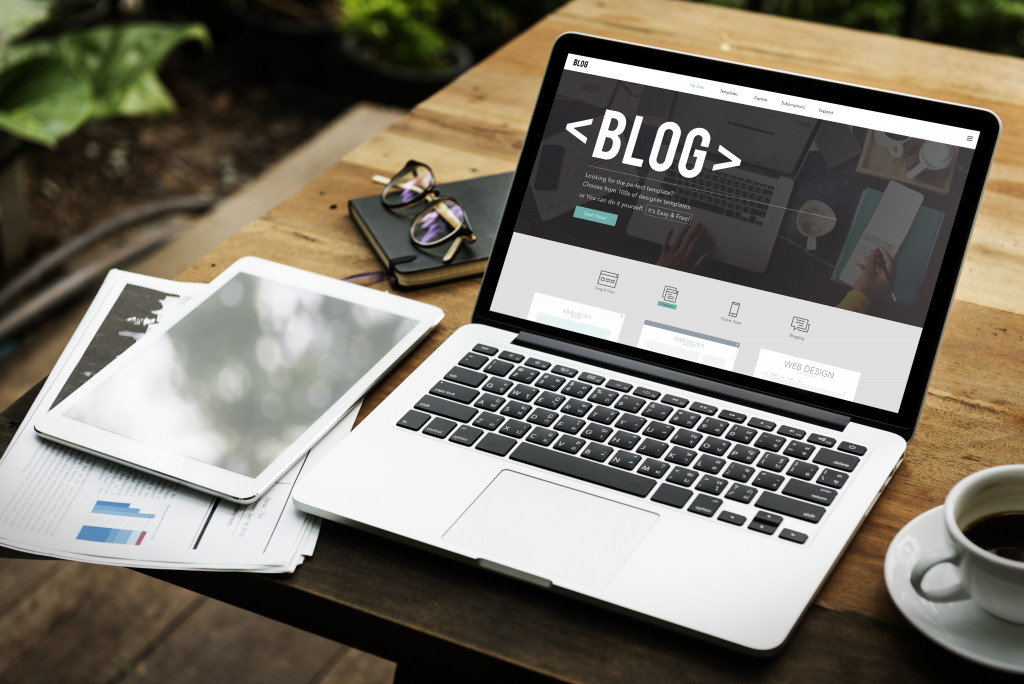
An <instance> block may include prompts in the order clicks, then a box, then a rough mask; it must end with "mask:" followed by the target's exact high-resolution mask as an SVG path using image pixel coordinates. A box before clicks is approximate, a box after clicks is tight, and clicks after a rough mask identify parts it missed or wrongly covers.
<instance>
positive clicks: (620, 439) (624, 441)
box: [608, 430, 640, 449]
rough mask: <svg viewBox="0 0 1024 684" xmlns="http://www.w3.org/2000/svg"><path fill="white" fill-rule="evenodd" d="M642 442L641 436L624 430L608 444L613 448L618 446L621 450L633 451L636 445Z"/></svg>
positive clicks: (616, 434)
mask: <svg viewBox="0 0 1024 684" xmlns="http://www.w3.org/2000/svg"><path fill="white" fill-rule="evenodd" d="M639 441H640V435H635V434H633V433H630V432H626V431H624V430H619V431H618V432H616V433H615V434H614V435H613V436H612V438H611V439H610V440H608V443H609V444H611V445H612V446H617V447H619V448H620V449H632V448H633V447H635V446H636V443H637V442H639Z"/></svg>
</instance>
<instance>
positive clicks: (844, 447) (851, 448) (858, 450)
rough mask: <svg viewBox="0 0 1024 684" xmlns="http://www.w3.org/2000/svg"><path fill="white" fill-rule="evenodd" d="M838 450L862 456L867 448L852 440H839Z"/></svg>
mask: <svg viewBox="0 0 1024 684" xmlns="http://www.w3.org/2000/svg"><path fill="white" fill-rule="evenodd" d="M839 450H840V451H845V452H847V453H850V454H853V455H854V456H863V455H864V454H866V453H867V451H868V448H867V447H863V446H861V445H859V444H854V443H852V442H840V443H839Z"/></svg>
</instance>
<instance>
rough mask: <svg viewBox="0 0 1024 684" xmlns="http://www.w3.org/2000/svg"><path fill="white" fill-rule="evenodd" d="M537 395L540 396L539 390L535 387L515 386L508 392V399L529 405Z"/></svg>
mask: <svg viewBox="0 0 1024 684" xmlns="http://www.w3.org/2000/svg"><path fill="white" fill-rule="evenodd" d="M538 394H540V390H539V389H537V388H536V387H530V386H529V385H516V386H515V387H513V388H512V389H511V390H510V391H509V393H508V398H509V399H515V400H516V401H525V402H526V403H530V402H531V401H533V398H534V397H535V396H537V395H538Z"/></svg>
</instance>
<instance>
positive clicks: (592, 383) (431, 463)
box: [296, 34, 999, 653]
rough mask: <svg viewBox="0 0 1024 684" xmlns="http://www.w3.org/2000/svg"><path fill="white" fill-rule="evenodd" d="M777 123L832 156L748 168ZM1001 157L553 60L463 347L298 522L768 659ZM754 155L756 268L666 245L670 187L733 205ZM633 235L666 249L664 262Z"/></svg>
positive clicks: (582, 39) (875, 447)
mask: <svg viewBox="0 0 1024 684" xmlns="http://www.w3.org/2000/svg"><path fill="white" fill-rule="evenodd" d="M709 101H713V102H709ZM702 112H703V113H704V114H702ZM712 113H713V114H712ZM705 116H706V117H708V118H707V119H705V118H704V117H705ZM786 117H791V121H790V123H791V124H792V125H793V127H794V128H795V127H797V126H800V123H799V122H806V121H807V120H808V119H811V120H814V121H815V122H828V123H829V124H830V129H829V131H830V133H829V137H828V140H827V141H826V140H816V139H815V140H811V139H808V138H805V137H802V136H800V135H791V136H789V137H788V138H786V137H785V136H782V137H777V138H774V139H775V140H777V141H778V142H776V143H770V142H763V143H762V144H764V145H766V146H767V147H766V148H765V149H762V150H760V151H759V150H758V149H757V147H756V146H753V147H752V146H750V145H747V144H746V143H745V142H744V143H741V138H744V136H746V137H747V138H749V137H750V136H749V134H750V132H751V130H754V131H759V133H758V135H761V136H762V139H772V136H769V135H767V134H764V133H760V131H770V130H783V129H785V125H786V121H787V120H786ZM762 118H763V121H764V122H765V123H764V125H763V126H761V125H759V123H758V122H759V121H760V120H762ZM724 120H729V121H741V122H743V126H744V127H745V128H739V129H737V128H736V127H732V128H733V129H734V130H732V132H730V126H722V125H720V124H721V123H722V121H724ZM780 126H781V127H782V128H781V129H780ZM819 128H820V127H818V126H817V125H816V124H815V123H812V125H811V126H810V127H802V128H801V130H810V131H814V130H818V129H819ZM837 130H838V132H839V135H838V136H837V134H836V133H837ZM737 131H739V132H737ZM878 132H881V133H883V135H876V133H878ZM998 134H999V122H998V119H997V118H996V117H995V116H994V115H993V114H991V113H990V112H986V111H981V110H977V109H972V108H968V107H963V106H959V105H954V104H948V103H941V102H935V101H929V100H923V99H918V98H912V97H909V96H905V95H900V94H895V93H888V92H880V91H876V90H871V89H867V88H861V87H857V86H852V85H846V84H840V83H833V82H825V81H821V80H815V79H811V78H808V77H804V76H799V75H795V74H788V73H780V72H775V71H769V70H764V69H758V68H754V67H750V66H743V65H738V64H733V63H728V62H723V61H718V60H712V59H708V58H703V57H697V56H692V55H685V54H679V53H673V52H666V51H662V50H658V49H654V48H649V47H643V46H638V45H632V44H625V43H619V42H614V41H609V40H605V39H601V38H595V37H591V36H584V35H577V34H568V35H564V36H562V37H560V38H559V39H558V41H557V42H556V43H555V45H554V48H553V52H552V56H551V60H550V62H549V65H548V68H547V71H546V73H545V76H544V80H543V83H542V85H541V90H540V95H539V98H538V102H537V106H536V110H535V113H534V116H533V120H532V123H531V125H530V128H529V131H528V134H527V137H526V140H525V142H524V147H523V152H522V157H521V159H520V162H519V166H518V170H517V172H516V174H515V176H514V179H513V182H512V187H511V191H510V195H509V199H508V203H507V206H506V208H505V212H504V215H503V218H502V223H501V226H500V228H499V232H498V236H497V239H496V243H495V247H494V251H493V253H492V256H491V259H490V263H489V266H488V270H487V272H486V274H485V276H484V279H483V282H482V284H481V290H480V295H479V298H478V301H477V304H476V309H475V311H474V315H473V322H472V323H471V324H470V325H467V326H465V327H463V328H460V329H459V330H457V331H456V332H455V333H454V334H453V335H452V336H451V337H450V338H449V339H447V340H446V341H445V342H444V343H443V344H442V345H441V346H440V347H439V348H438V349H437V350H436V351H435V352H434V353H433V354H432V355H431V356H430V357H429V358H428V359H427V360H426V361H425V362H424V363H423V364H422V365H421V366H420V367H419V368H417V369H416V370H415V371H414V372H413V373H412V374H411V375H410V376H409V377H408V378H407V379H406V380H405V381H404V382H403V383H402V384H401V385H400V386H399V387H398V388H397V389H396V390H395V391H394V392H393V393H391V394H390V395H389V396H388V397H387V398H386V399H385V400H384V401H383V402H382V403H381V404H380V405H379V407H378V408H377V409H375V410H374V411H373V412H372V414H371V415H369V416H368V417H367V418H366V419H365V420H364V421H363V422H362V423H361V424H360V425H359V426H358V427H357V428H356V429H355V430H354V431H353V432H352V433H351V435H349V436H348V437H347V438H346V439H345V441H344V442H343V443H342V444H341V445H340V446H339V447H338V448H337V449H336V450H335V451H334V452H332V453H331V454H330V455H329V456H328V457H327V458H326V459H325V461H324V462H323V463H322V464H321V465H320V466H319V470H318V471H317V472H316V473H315V474H314V477H311V478H308V479H306V480H305V481H304V482H303V484H302V485H300V487H299V489H298V491H297V493H296V498H297V500H298V502H299V505H300V506H301V507H302V508H303V509H305V510H307V511H310V512H312V513H315V514H317V515H321V516H323V517H325V518H329V519H331V520H336V521H340V522H342V523H346V524H349V525H354V526H357V527H360V528H364V529H368V530H371V531H374V532H377V533H379V534H384V535H387V536H389V537H393V538H396V539H399V540H402V541H404V542H407V543H410V544H412V545H415V546H418V547H421V548H426V549H431V550H434V551H436V552H439V553H442V554H444V555H447V556H451V557H455V558H459V559H462V560H465V561H467V562H470V563H474V564H476V565H478V566H480V567H481V568H483V569H484V570H487V571H491V572H497V573H500V574H504V575H508V576H511V577H515V578H518V579H521V580H523V581H526V582H529V583H531V584H534V585H538V586H541V587H545V588H548V589H551V590H553V591H557V592H560V593H565V594H569V595H572V596H576V597H580V598H583V599H586V600H588V601H591V602H598V603H600V604H603V605H605V606H607V607H609V608H612V609H615V610H618V611H622V612H624V613H626V614H629V615H631V616H634V617H637V618H641V619H644V620H650V621H653V622H656V623H659V624H662V625H665V626H667V627H670V628H673V629H677V630H680V631H683V632H686V633H690V634H693V635H698V636H701V637H703V638H706V639H710V640H713V641H716V642H721V643H724V644H728V645H731V646H733V647H736V648H739V649H742V650H745V651H751V652H757V653H771V652H774V651H776V650H777V649H779V648H781V647H782V645H783V644H784V643H785V642H786V640H787V638H788V637H789V635H790V634H791V632H792V631H793V629H794V628H795V626H796V624H797V622H798V621H799V619H800V617H801V615H802V614H803V613H804V611H805V610H806V609H807V607H808V606H809V605H810V603H811V602H812V600H813V599H814V597H815V595H816V594H817V592H818V591H819V590H820V588H821V587H822V585H823V583H824V582H825V579H826V578H827V576H828V574H829V572H830V571H831V570H832V568H833V567H834V566H835V564H836V562H837V560H838V558H839V557H840V555H841V554H842V552H843V550H844V549H845V548H846V545H847V544H848V543H849V541H850V539H851V538H852V536H853V535H854V534H855V533H856V531H857V529H858V527H859V526H860V524H861V523H862V522H863V520H864V519H865V517H866V516H867V514H868V512H869V511H870V510H871V507H872V505H873V504H874V502H875V500H876V499H877V498H878V496H879V494H880V493H881V491H882V490H883V488H884V487H885V485H886V483H888V481H889V479H890V478H891V477H892V476H893V473H894V472H895V470H896V468H897V467H898V466H899V464H900V462H901V459H902V456H903V452H904V448H905V446H906V440H908V439H910V438H911V436H912V434H913V432H914V430H915V427H916V425H917V421H918V416H919V413H920V410H921V405H922V402H923V400H924V396H925V390H926V387H927V383H928V378H929V374H930V371H931V368H932V364H933V361H934V358H935V354H936V350H937V348H938V345H939V339H940V336H941V333H942V328H943V325H944V322H945V318H946V315H947V313H948V310H949V306H950V302H951V299H952V294H953V290H954V287H955V283H956V278H957V274H958V272H959V269H960V266H961V263H962V261H963V257H964V251H965V249H966V245H967V239H968V235H969V232H970V229H971V226H972V224H973V221H974V217H975V212H976V210H977V206H978V202H979V200H980V197H981V193H982V189H983V186H984V182H985V177H986V174H987V171H988V167H989V164H990V161H991V158H992V154H993V151H994V148H995V144H996V139H997V137H998ZM808 135H809V134H808ZM892 140H898V141H900V145H899V149H898V152H899V154H895V151H897V148H896V146H894V145H891V144H888V141H892ZM837 141H838V143H839V144H837ZM815 143H817V144H815ZM883 143H884V144H883ZM787 145H789V146H792V147H791V148H785V149H783V148H782V147H779V146H787ZM844 148H845V150H846V151H845V153H844V152H843V149H844ZM772 156H774V157H776V158H784V157H789V158H791V159H792V160H794V165H793V170H792V172H791V173H792V176H791V180H792V190H791V192H790V193H789V199H788V200H787V202H786V204H785V206H783V207H776V209H777V210H779V211H781V212H782V213H783V217H782V219H781V222H780V224H779V227H778V230H777V235H775V236H774V237H773V240H772V244H771V246H770V249H769V253H770V258H768V260H767V263H766V264H765V267H764V268H763V269H762V270H761V271H757V270H751V269H749V268H743V267H740V266H737V265H736V264H734V263H728V261H723V260H721V259H716V258H715V251H714V249H715V248H714V246H713V244H711V245H709V244H708V241H709V240H710V241H711V242H712V243H713V241H714V239H715V233H714V226H713V225H708V226H707V229H706V230H705V231H704V233H703V235H702V239H701V240H692V241H689V242H687V243H685V244H683V243H682V240H683V239H685V238H687V236H689V237H690V238H693V237H694V236H695V235H696V234H695V233H690V232H689V231H691V230H694V231H696V229H697V222H695V221H693V214H694V205H695V204H696V203H697V202H698V200H694V199H693V198H692V196H690V195H686V194H684V193H683V192H675V191H673V190H672V186H671V184H670V183H667V182H666V181H665V178H666V177H667V176H668V175H669V174H672V173H674V174H676V175H678V176H680V177H681V178H683V179H685V181H686V182H687V183H696V182H698V181H699V182H701V183H707V184H710V187H711V188H712V190H713V191H714V192H716V193H719V194H730V193H732V192H733V191H731V190H729V189H728V186H727V185H726V184H725V183H723V182H722V181H721V179H720V178H718V174H721V173H725V172H729V173H733V172H736V171H743V170H744V168H745V166H746V165H747V164H748V161H747V158H748V157H749V159H750V162H749V164H750V165H755V164H756V165H758V166H763V163H762V162H763V161H764V159H766V158H768V157H772ZM951 159H952V160H951ZM797 160H798V163H797ZM607 164H614V165H615V166H616V167H617V168H619V169H621V170H622V171H621V172H620V173H617V174H612V173H608V172H606V171H601V170H597V169H596V168H594V167H599V166H601V165H607ZM922 165H923V166H922ZM566 168H570V170H569V171H566ZM627 171H628V173H627ZM568 175H572V176H573V177H575V178H576V180H575V181H574V182H575V186H572V187H569V186H568V185H567V181H566V178H567V177H568ZM809 201H814V202H816V203H817V204H816V205H814V206H818V205H827V207H828V209H829V211H831V212H832V214H833V215H834V220H833V221H831V222H828V221H826V222H822V221H821V220H820V219H822V218H823V217H824V215H825V214H826V213H827V212H825V211H824V210H820V211H816V212H814V213H813V220H810V221H808V220H806V219H807V216H805V215H804V214H807V213H808V212H807V210H806V209H803V210H802V209H801V207H806V206H807V204H806V203H807V202H809ZM743 202H745V204H743V205H742V206H743V207H744V209H753V210H755V211H762V210H765V209H766V208H767V207H766V206H765V205H767V204H769V203H770V201H768V200H748V199H744V200H743ZM802 211H803V214H802V213H801V212H802ZM640 215H642V216H644V217H652V218H656V219H657V220H659V221H663V222H666V224H668V225H670V227H671V228H672V230H673V233H672V234H673V237H672V238H671V239H669V240H668V241H667V243H665V246H664V247H663V243H658V242H653V241H651V240H649V239H646V238H645V237H643V236H637V235H635V234H633V231H631V230H630V225H631V224H632V223H633V220H634V218H635V217H637V216H640ZM802 216H803V219H804V220H801V217H802ZM704 221H706V222H707V223H709V224H710V223H711V222H712V221H713V219H710V218H707V219H704ZM748 225H749V228H748V230H749V236H748V237H749V241H750V242H751V243H757V242H759V241H760V240H761V239H762V237H763V235H762V232H761V231H764V230H765V227H764V225H758V224H757V222H756V221H754V222H748ZM809 233H813V236H814V237H815V241H814V242H813V243H812V242H810V241H809V240H808V234H809ZM732 239H737V238H732ZM811 247H813V249H812V248H811ZM666 248H667V249H668V251H673V250H674V251H675V252H676V253H675V254H674V255H673V258H672V259H666V258H665V257H666ZM684 248H685V249H684ZM691 248H692V249H691ZM683 252H685V253H683ZM851 274H853V275H855V276H857V277H855V278H853V284H852V285H851V284H848V283H847V282H846V281H847V280H850V275H851ZM859 274H863V276H862V277H861V276H860V275H859Z"/></svg>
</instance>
